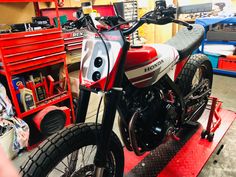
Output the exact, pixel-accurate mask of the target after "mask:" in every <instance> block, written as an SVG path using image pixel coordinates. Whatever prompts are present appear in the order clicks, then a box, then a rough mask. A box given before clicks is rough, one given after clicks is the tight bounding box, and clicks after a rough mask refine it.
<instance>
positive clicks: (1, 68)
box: [0, 0, 75, 120]
mask: <svg viewBox="0 0 236 177" xmlns="http://www.w3.org/2000/svg"><path fill="white" fill-rule="evenodd" d="M1 2H9V3H10V2H34V3H35V2H54V3H55V6H56V8H55V11H56V12H55V14H56V16H57V17H58V7H57V0H37V1H36V0H0V3H1ZM0 62H1V65H0V74H1V75H4V76H5V77H6V80H7V83H8V87H9V90H10V93H11V97H12V102H13V104H14V106H15V109H16V114H17V117H19V118H21V119H23V118H24V117H27V116H30V115H32V114H34V113H37V112H38V111H40V110H42V109H44V108H46V107H47V106H50V105H55V104H58V103H61V102H64V101H66V100H69V102H70V108H71V117H72V119H73V120H74V119H75V116H74V110H73V102H72V94H71V88H70V83H69V77H68V71H67V65H66V52H65V46H64V40H63V38H62V31H61V29H60V27H59V28H52V29H43V30H38V31H30V32H18V33H7V34H0ZM56 64H62V65H63V67H64V70H65V73H66V77H65V82H66V85H67V88H66V89H65V90H63V91H61V92H58V93H56V94H54V95H49V96H48V97H47V98H46V99H45V100H42V101H40V102H36V108H34V109H31V110H29V111H26V112H22V111H21V109H20V105H19V103H18V100H17V91H16V90H15V89H14V87H13V83H12V77H13V76H15V75H19V74H23V73H25V72H33V71H34V70H37V69H41V68H45V67H49V66H53V65H56ZM36 87H37V86H36Z"/></svg>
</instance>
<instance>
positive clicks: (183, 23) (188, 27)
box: [172, 19, 193, 30]
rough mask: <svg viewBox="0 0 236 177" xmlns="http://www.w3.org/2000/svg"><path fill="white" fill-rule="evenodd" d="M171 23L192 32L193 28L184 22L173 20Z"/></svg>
mask: <svg viewBox="0 0 236 177" xmlns="http://www.w3.org/2000/svg"><path fill="white" fill-rule="evenodd" d="M172 22H173V23H177V24H179V25H183V26H186V27H187V29H188V30H192V29H193V26H192V25H190V24H189V23H187V22H184V21H180V20H177V19H173V21H172Z"/></svg>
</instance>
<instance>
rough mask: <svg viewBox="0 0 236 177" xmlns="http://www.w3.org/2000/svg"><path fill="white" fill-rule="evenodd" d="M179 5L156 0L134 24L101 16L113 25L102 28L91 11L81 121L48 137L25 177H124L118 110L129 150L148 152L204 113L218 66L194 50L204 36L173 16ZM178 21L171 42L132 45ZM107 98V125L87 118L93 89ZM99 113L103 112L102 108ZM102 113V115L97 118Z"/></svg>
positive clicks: (201, 30) (84, 53)
mask: <svg viewBox="0 0 236 177" xmlns="http://www.w3.org/2000/svg"><path fill="white" fill-rule="evenodd" d="M175 13H176V9H174V8H172V7H166V3H165V1H163V0H159V1H156V7H155V10H154V11H151V12H148V13H147V14H145V15H144V16H143V17H142V18H141V19H140V20H139V21H137V22H136V23H134V25H133V26H131V27H130V28H128V29H121V28H120V26H121V25H123V24H125V23H128V22H124V21H123V20H122V19H121V18H120V17H101V18H99V19H98V20H99V21H100V22H102V23H105V24H106V25H109V28H102V29H100V30H97V29H96V28H95V26H94V24H93V21H92V19H91V17H90V16H89V15H84V16H83V19H82V20H81V21H83V23H85V25H86V26H87V29H88V30H87V31H86V33H85V34H84V41H83V49H82V59H81V68H80V69H81V70H80V95H79V102H78V112H77V120H76V123H78V124H76V125H72V126H70V127H67V128H64V129H63V130H62V131H60V132H58V133H57V134H55V135H53V136H51V137H49V138H48V139H47V140H46V142H45V143H43V144H42V145H40V147H39V148H38V149H37V150H36V151H35V153H34V154H32V155H31V156H30V159H29V160H28V161H27V162H26V163H25V165H24V166H22V170H21V173H22V175H23V176H24V177H25V176H33V177H43V176H57V177H58V176H73V177H74V176H78V177H85V176H86V177H87V176H95V177H121V176H123V170H124V152H123V146H122V144H121V142H120V140H119V139H118V137H117V135H116V134H115V133H114V132H113V131H112V128H113V124H114V119H115V114H116V111H117V110H118V112H119V128H120V133H121V136H122V140H123V142H124V145H125V147H126V148H127V149H128V150H130V151H134V153H135V154H136V155H138V156H139V155H142V154H143V153H145V152H147V151H151V150H153V149H155V148H157V147H158V146H159V145H160V144H162V143H164V142H165V141H166V140H167V139H168V138H171V137H172V138H177V135H176V133H178V131H179V130H180V129H181V128H182V127H183V126H184V125H185V124H187V123H188V122H189V121H196V120H197V119H198V118H199V117H200V116H201V114H202V113H203V111H204V109H205V106H206V104H207V101H208V97H209V96H210V93H211V86H212V66H211V63H210V61H209V60H208V58H207V57H206V56H205V55H202V54H194V55H192V53H193V51H194V50H196V49H197V48H198V47H199V45H200V44H201V41H202V39H203V36H204V28H203V27H202V26H200V25H189V24H188V23H186V22H182V21H179V20H175V19H174V14H175ZM172 22H173V23H177V24H181V25H184V26H186V27H184V28H182V29H181V30H180V31H179V32H178V33H177V34H176V36H174V37H173V38H172V39H170V40H169V41H167V42H166V43H165V44H148V45H143V46H130V42H128V41H127V39H126V37H127V36H129V35H130V34H132V33H133V32H134V31H135V30H137V29H138V28H139V27H140V26H142V25H143V24H145V23H147V24H157V25H164V24H168V23H172ZM91 92H94V93H98V94H100V95H101V100H100V104H99V106H100V105H101V102H102V98H104V112H103V116H102V123H101V125H100V124H98V123H97V121H96V123H90V124H87V123H84V122H85V118H86V113H87V108H88V102H89V98H90V93H91ZM98 112H99V111H98ZM97 117H98V115H97Z"/></svg>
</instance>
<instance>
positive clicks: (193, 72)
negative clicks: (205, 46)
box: [178, 54, 213, 118]
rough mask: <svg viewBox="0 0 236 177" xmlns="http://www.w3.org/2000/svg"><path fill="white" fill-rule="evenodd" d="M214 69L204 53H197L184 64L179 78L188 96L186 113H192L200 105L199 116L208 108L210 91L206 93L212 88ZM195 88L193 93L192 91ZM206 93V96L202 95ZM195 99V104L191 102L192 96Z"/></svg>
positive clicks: (185, 94)
mask: <svg viewBox="0 0 236 177" xmlns="http://www.w3.org/2000/svg"><path fill="white" fill-rule="evenodd" d="M212 80H213V71H212V65H211V63H210V61H209V59H208V58H207V56H205V55H203V54H195V55H192V56H191V57H190V59H189V60H188V62H187V63H186V65H185V66H184V68H183V70H182V72H181V74H180V76H179V79H178V85H179V87H180V89H181V91H182V94H183V96H184V97H186V96H187V97H188V99H189V100H188V101H189V102H187V105H186V113H187V114H188V113H189V114H191V113H192V112H194V111H195V110H196V109H198V108H199V107H200V110H198V113H197V115H196V116H195V118H199V117H200V116H201V115H202V113H203V111H204V110H205V108H206V105H207V102H208V98H209V96H210V93H208V94H205V95H204V93H206V92H207V90H209V89H211V88H212ZM193 90H195V91H194V92H193V93H192V94H191V92H192V91H193ZM201 95H204V96H201ZM197 97H199V98H198V99H195V102H194V104H193V103H192V102H191V98H197Z"/></svg>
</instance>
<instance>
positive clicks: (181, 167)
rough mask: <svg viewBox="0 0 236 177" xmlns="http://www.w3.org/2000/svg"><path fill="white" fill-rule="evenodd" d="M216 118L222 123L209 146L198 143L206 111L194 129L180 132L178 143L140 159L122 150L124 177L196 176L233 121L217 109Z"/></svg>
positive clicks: (234, 115) (232, 115) (231, 115)
mask: <svg viewBox="0 0 236 177" xmlns="http://www.w3.org/2000/svg"><path fill="white" fill-rule="evenodd" d="M219 114H220V116H221V117H222V121H221V125H220V127H219V128H218V129H217V130H216V132H215V137H214V139H213V142H209V141H208V140H206V139H201V132H202V130H203V127H204V128H205V127H206V124H207V120H208V116H209V110H206V111H205V112H204V114H203V116H202V117H201V118H200V120H199V122H200V124H199V126H198V127H196V128H191V129H190V128H186V129H183V130H182V131H181V132H180V134H179V135H178V136H179V137H180V138H181V140H180V141H174V140H170V141H169V142H167V143H166V144H163V145H161V146H159V147H158V148H157V149H155V150H153V151H152V152H150V153H146V154H144V155H143V156H141V157H137V156H135V154H134V153H133V152H129V151H127V150H125V177H156V176H161V177H173V176H175V177H185V176H186V177H193V176H197V175H198V174H199V173H200V171H201V169H202V168H203V166H204V165H205V163H206V162H207V160H208V159H209V157H210V156H211V154H212V153H213V151H214V150H215V148H216V147H217V145H218V144H219V142H220V141H221V139H222V138H223V136H224V135H225V133H226V132H227V130H228V129H229V127H230V126H231V124H232V122H233V121H234V120H235V119H236V113H234V112H231V111H228V110H224V109H221V110H220V112H219Z"/></svg>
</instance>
